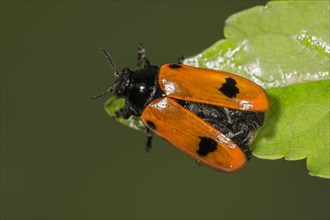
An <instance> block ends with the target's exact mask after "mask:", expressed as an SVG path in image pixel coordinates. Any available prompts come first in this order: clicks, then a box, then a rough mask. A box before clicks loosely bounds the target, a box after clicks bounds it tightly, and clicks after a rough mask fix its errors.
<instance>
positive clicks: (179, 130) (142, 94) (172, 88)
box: [91, 47, 269, 172]
mask: <svg viewBox="0 0 330 220" xmlns="http://www.w3.org/2000/svg"><path fill="white" fill-rule="evenodd" d="M102 51H103V52H104V54H105V55H106V57H107V58H108V61H109V62H110V64H111V66H112V68H113V69H114V70H115V75H116V77H117V78H116V80H115V85H114V87H112V88H110V89H108V90H107V91H106V92H104V93H102V94H100V95H97V96H94V97H91V98H99V97H101V96H103V95H105V94H108V93H113V94H114V95H115V96H116V97H117V98H124V99H125V106H124V107H123V108H122V109H121V110H120V111H118V112H117V117H123V118H129V117H130V116H132V115H134V116H139V117H141V120H142V121H143V123H144V125H145V126H146V128H147V134H148V139H147V146H146V147H147V150H149V149H150V148H151V139H152V133H156V134H158V135H159V136H161V137H163V138H165V139H166V140H167V141H169V142H171V143H172V144H173V145H174V146H175V147H176V148H178V149H179V150H181V151H182V152H184V153H185V154H187V155H189V156H190V157H192V158H193V159H195V160H196V161H198V162H200V163H201V164H204V165H206V166H209V167H211V168H213V169H216V170H220V171H224V172H234V171H236V170H239V169H240V168H242V167H243V166H244V164H245V163H246V161H247V159H249V157H250V151H249V145H250V143H251V141H252V140H253V138H254V136H255V134H256V131H257V129H258V128H259V127H260V126H261V125H262V123H263V120H264V115H265V113H264V112H266V111H267V110H268V109H269V99H268V96H267V94H266V92H265V91H264V90H263V89H262V88H261V87H260V86H258V85H257V84H255V83H253V82H252V81H250V80H248V79H245V78H243V77H240V76H237V75H234V74H231V73H227V72H223V71H216V70H210V69H202V68H195V67H191V66H187V65H184V64H182V63H180V62H179V64H164V65H162V66H161V67H158V66H154V65H150V63H149V61H148V60H147V59H146V57H145V55H144V48H143V47H139V53H138V63H140V67H139V68H138V69H137V70H135V71H133V70H130V69H128V68H124V69H123V70H122V71H120V72H118V71H117V69H116V67H115V65H114V63H113V61H112V59H111V57H110V55H109V54H108V53H107V52H106V51H105V50H104V49H102Z"/></svg>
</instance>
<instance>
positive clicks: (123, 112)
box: [115, 105, 133, 119]
mask: <svg viewBox="0 0 330 220" xmlns="http://www.w3.org/2000/svg"><path fill="white" fill-rule="evenodd" d="M132 115H133V112H132V111H131V110H130V109H129V108H127V107H126V105H125V106H124V107H123V108H121V109H119V110H118V111H116V112H115V118H124V119H128V118H129V117H131V116H132Z"/></svg>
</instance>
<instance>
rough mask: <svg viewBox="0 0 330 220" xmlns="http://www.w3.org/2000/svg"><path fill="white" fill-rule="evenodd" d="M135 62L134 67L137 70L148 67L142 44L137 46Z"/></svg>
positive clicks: (148, 63)
mask: <svg viewBox="0 0 330 220" xmlns="http://www.w3.org/2000/svg"><path fill="white" fill-rule="evenodd" d="M137 52H138V54H137V61H136V66H137V68H138V69H142V68H145V67H148V66H149V65H150V62H149V60H148V59H147V56H146V49H145V48H144V46H143V44H139V45H138V48H137Z"/></svg>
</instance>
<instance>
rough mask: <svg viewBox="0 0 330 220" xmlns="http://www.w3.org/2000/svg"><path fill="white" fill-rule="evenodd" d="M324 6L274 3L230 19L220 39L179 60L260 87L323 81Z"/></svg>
mask: <svg viewBox="0 0 330 220" xmlns="http://www.w3.org/2000/svg"><path fill="white" fill-rule="evenodd" d="M329 7H330V6H329V1H274V2H269V3H268V4H267V5H266V6H257V7H254V8H251V9H248V10H245V11H242V12H240V13H237V14H234V15H232V16H230V17H229V18H228V19H227V20H226V22H225V29H224V33H225V37H226V38H227V39H225V40H220V41H218V42H216V43H215V44H214V45H212V46H211V47H210V48H208V49H206V50H205V51H203V52H202V53H201V54H198V55H197V56H195V57H191V58H188V59H186V60H185V64H188V65H191V66H196V67H206V68H210V69H218V70H224V71H228V72H232V73H236V74H239V75H241V76H244V77H246V78H248V79H251V80H253V81H254V82H256V83H258V84H259V85H261V86H263V87H264V88H273V87H281V86H286V85H291V84H295V83H298V82H308V81H315V80H322V79H328V78H329V57H330V42H329V35H330V32H329V19H330V18H329V13H330V12H329Z"/></svg>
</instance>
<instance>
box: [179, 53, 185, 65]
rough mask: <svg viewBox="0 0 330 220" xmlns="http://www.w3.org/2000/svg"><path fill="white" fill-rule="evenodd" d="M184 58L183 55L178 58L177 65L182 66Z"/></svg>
mask: <svg viewBox="0 0 330 220" xmlns="http://www.w3.org/2000/svg"><path fill="white" fill-rule="evenodd" d="M184 58H185V57H184V56H183V55H181V56H179V57H178V64H183V61H184Z"/></svg>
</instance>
